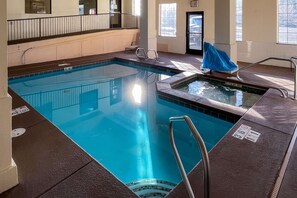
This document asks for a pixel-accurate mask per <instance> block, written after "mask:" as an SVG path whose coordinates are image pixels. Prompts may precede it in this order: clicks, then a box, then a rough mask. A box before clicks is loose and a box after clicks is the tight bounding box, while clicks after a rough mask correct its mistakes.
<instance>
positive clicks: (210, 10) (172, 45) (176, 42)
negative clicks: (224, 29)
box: [156, 0, 214, 54]
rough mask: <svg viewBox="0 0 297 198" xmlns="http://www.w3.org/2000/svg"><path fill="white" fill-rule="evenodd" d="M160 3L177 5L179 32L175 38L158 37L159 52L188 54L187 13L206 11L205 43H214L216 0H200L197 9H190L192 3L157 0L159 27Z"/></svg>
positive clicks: (176, 0)
mask: <svg viewBox="0 0 297 198" xmlns="http://www.w3.org/2000/svg"><path fill="white" fill-rule="evenodd" d="M160 3H177V17H176V19H177V21H176V27H177V32H176V37H174V38H172V37H161V36H158V50H159V51H168V52H173V53H180V54H185V53H186V12H194V11H204V41H207V42H211V43H213V42H214V0H199V6H198V7H196V8H192V7H190V1H185V0H157V5H156V11H157V19H156V20H157V22H156V24H157V25H158V24H159V4H160ZM158 31H159V30H158Z"/></svg>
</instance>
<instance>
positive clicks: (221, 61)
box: [202, 42, 238, 72]
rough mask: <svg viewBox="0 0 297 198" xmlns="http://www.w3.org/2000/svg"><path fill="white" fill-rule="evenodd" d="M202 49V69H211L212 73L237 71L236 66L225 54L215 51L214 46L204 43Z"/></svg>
mask: <svg viewBox="0 0 297 198" xmlns="http://www.w3.org/2000/svg"><path fill="white" fill-rule="evenodd" d="M203 47H204V55H203V62H202V68H203V69H211V70H213V71H221V72H232V71H236V70H237V69H238V67H237V65H236V64H234V63H233V62H232V61H231V60H230V57H229V56H228V54H226V52H223V51H221V50H217V49H216V48H215V47H214V46H212V45H211V44H210V43H207V42H204V45H203Z"/></svg>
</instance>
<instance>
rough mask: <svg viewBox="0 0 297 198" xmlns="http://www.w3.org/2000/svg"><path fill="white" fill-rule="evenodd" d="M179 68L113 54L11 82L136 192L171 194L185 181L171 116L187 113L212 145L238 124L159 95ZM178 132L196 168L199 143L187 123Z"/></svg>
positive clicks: (180, 143)
mask: <svg viewBox="0 0 297 198" xmlns="http://www.w3.org/2000/svg"><path fill="white" fill-rule="evenodd" d="M172 75H173V73H169V72H164V71H161V70H155V69H149V68H143V67H140V66H135V65H128V64H126V63H121V62H115V61H113V62H111V61H110V62H107V63H102V64H96V65H89V66H85V67H79V68H68V69H67V70H65V71H64V70H63V71H55V72H50V73H44V74H39V75H34V76H27V77H21V78H15V79H11V80H10V81H9V87H10V88H11V89H12V90H14V91H15V92H16V93H17V94H19V95H20V96H21V97H22V98H23V99H25V100H26V101H27V102H28V103H29V104H30V105H32V106H33V107H34V108H35V109H36V110H37V111H38V112H39V113H41V114H42V115H43V116H44V117H46V118H47V119H48V120H49V121H50V122H52V123H53V124H54V125H55V126H56V127H58V128H59V129H60V130H61V131H62V132H63V133H64V134H66V135H67V136H68V137H69V138H71V139H72V140H73V141H74V142H75V143H76V144H78V145H79V146H80V147H81V148H82V149H83V150H85V151H86V152H87V153H88V154H90V155H91V156H92V157H93V158H94V159H96V160H97V161H98V162H99V163H101V164H102V165H103V166H104V167H105V168H106V169H108V170H109V171H110V172H111V173H112V174H113V175H114V176H115V177H117V178H118V179H119V180H120V181H122V182H123V183H125V184H126V185H127V186H128V187H129V188H131V189H132V190H133V191H134V192H135V193H136V194H137V195H139V196H143V195H145V194H150V193H154V194H159V195H160V196H165V195H166V194H167V193H168V192H169V191H170V190H171V189H172V188H173V187H174V186H175V185H176V184H178V183H179V182H180V181H181V176H180V173H179V170H178V167H177V164H176V160H175V158H174V155H173V152H172V149H171V145H170V141H169V133H168V124H169V117H172V116H181V115H188V116H189V117H190V118H191V119H192V121H193V123H194V124H195V126H196V127H197V129H198V131H199V132H200V133H201V136H202V138H203V139H204V141H205V144H206V147H207V149H208V151H209V150H211V149H212V148H213V147H214V146H215V145H216V144H217V143H218V142H219V141H220V139H221V138H222V137H223V136H224V135H225V134H226V133H227V132H228V131H229V129H230V128H231V127H232V126H233V123H230V122H227V121H224V120H220V119H218V118H215V117H211V116H209V115H206V114H202V113H200V112H197V111H194V110H192V109H189V108H186V107H184V106H180V105H178V104H175V103H171V102H169V101H166V100H164V99H161V98H159V97H158V96H157V95H156V85H155V82H157V81H159V80H163V79H166V78H168V77H170V76H172ZM174 133H175V139H176V145H177V147H178V149H179V153H180V155H181V158H182V161H183V163H184V167H185V169H186V171H187V172H189V171H190V170H191V169H192V168H193V167H194V166H195V165H196V164H197V162H199V161H200V160H201V156H200V152H199V149H198V146H197V144H196V142H195V140H194V138H193V136H192V135H191V133H190V131H189V129H188V127H187V125H186V124H185V123H183V122H178V123H175V124H174ZM200 179H201V180H202V178H200Z"/></svg>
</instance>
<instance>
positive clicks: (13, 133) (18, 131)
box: [11, 128, 26, 138]
mask: <svg viewBox="0 0 297 198" xmlns="http://www.w3.org/2000/svg"><path fill="white" fill-rule="evenodd" d="M25 132H26V129H24V128H17V129H13V130H12V131H11V137H13V138H15V137H19V136H21V135H23V134H24V133H25Z"/></svg>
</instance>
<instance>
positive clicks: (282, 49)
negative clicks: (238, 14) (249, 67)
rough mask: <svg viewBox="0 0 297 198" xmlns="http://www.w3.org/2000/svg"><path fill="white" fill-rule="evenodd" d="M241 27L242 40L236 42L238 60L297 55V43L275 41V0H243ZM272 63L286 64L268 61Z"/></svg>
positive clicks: (252, 60) (255, 60) (248, 60)
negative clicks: (289, 43)
mask: <svg viewBox="0 0 297 198" xmlns="http://www.w3.org/2000/svg"><path fill="white" fill-rule="evenodd" d="M255 5H257V6H255ZM242 28H243V41H242V42H237V44H238V45H237V47H238V60H239V61H244V62H257V61H259V60H261V59H265V58H268V57H280V58H290V57H292V56H297V45H285V44H278V43H277V0H273V1H272V0H261V1H258V0H243V27H242ZM273 63H274V64H276V65H280V66H288V64H282V63H277V62H268V64H273Z"/></svg>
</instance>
